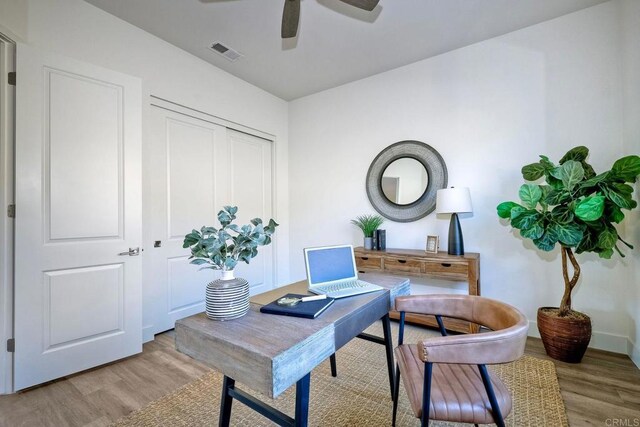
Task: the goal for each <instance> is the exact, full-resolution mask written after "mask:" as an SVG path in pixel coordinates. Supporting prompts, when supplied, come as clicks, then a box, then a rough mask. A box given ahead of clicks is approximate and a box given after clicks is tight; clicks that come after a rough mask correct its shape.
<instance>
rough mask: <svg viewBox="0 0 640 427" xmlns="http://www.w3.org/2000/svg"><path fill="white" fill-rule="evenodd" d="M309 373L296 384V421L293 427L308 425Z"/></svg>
mask: <svg viewBox="0 0 640 427" xmlns="http://www.w3.org/2000/svg"><path fill="white" fill-rule="evenodd" d="M310 385H311V372H309V373H308V374H307V375H305V376H304V377H302V378H300V379H299V380H298V382H297V383H296V420H295V427H307V424H308V423H309V388H310Z"/></svg>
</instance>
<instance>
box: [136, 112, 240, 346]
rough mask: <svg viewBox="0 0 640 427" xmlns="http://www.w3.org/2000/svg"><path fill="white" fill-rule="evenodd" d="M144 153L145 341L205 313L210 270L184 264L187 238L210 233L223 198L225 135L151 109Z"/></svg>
mask: <svg viewBox="0 0 640 427" xmlns="http://www.w3.org/2000/svg"><path fill="white" fill-rule="evenodd" d="M150 132H151V137H150V138H149V141H148V146H145V147H144V174H145V175H144V189H145V191H144V195H143V200H144V203H143V205H144V213H143V216H144V221H143V222H144V231H143V234H144V242H145V247H147V248H148V250H147V251H146V252H145V259H144V260H143V271H144V277H143V283H144V297H143V299H144V320H143V325H144V339H145V341H146V340H149V339H152V338H153V335H154V334H157V333H159V332H163V331H166V330H168V329H172V328H173V327H174V324H175V321H176V320H178V319H181V318H183V317H187V316H190V315H192V314H195V313H200V312H202V311H204V295H205V288H206V285H207V283H208V282H210V281H212V280H215V279H217V278H218V275H217V274H216V273H214V272H213V270H199V268H200V267H198V266H195V265H192V264H189V260H188V258H189V256H190V254H191V253H190V251H189V250H188V249H183V248H182V243H183V241H184V236H185V234H187V233H189V232H191V230H192V229H194V228H197V229H199V228H200V227H202V226H204V225H208V226H209V225H211V226H215V225H216V224H217V217H216V214H217V212H218V211H219V210H220V208H221V206H222V203H223V200H224V199H225V198H227V187H228V179H227V177H226V175H227V173H226V158H227V154H226V141H227V129H226V128H225V127H223V126H220V125H217V124H214V123H210V122H207V121H204V120H199V119H196V118H193V117H190V116H187V115H184V114H180V113H176V112H172V111H169V110H165V109H162V108H159V107H155V106H154V107H152V111H151V122H150Z"/></svg>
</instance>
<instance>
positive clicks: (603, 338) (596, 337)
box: [529, 321, 640, 365]
mask: <svg viewBox="0 0 640 427" xmlns="http://www.w3.org/2000/svg"><path fill="white" fill-rule="evenodd" d="M529 336H530V337H536V338H540V332H538V324H537V322H534V321H529ZM629 342H630V341H629V338H628V337H624V336H622V335H615V334H609V333H606V332H598V331H593V333H592V335H591V342H590V343H589V348H595V349H598V350H606V351H611V352H614V353H621V354H629V353H630V352H629ZM636 351H637V348H636ZM638 356H640V353H638ZM632 359H633V358H632ZM634 362H635V361H634ZM637 364H638V362H636V365H637Z"/></svg>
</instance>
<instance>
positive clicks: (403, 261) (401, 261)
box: [398, 259, 407, 264]
mask: <svg viewBox="0 0 640 427" xmlns="http://www.w3.org/2000/svg"><path fill="white" fill-rule="evenodd" d="M398 262H399V263H400V264H404V263H406V262H407V260H406V259H399V260H398Z"/></svg>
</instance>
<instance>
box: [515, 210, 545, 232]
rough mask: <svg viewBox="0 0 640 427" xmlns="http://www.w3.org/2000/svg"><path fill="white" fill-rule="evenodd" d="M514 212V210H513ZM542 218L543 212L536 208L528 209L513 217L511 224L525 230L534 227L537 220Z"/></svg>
mask: <svg viewBox="0 0 640 427" xmlns="http://www.w3.org/2000/svg"><path fill="white" fill-rule="evenodd" d="M512 212H513V210H512ZM540 219H542V214H540V212H538V211H536V210H533V209H531V210H527V211H524V212H522V213H521V214H519V215H518V216H516V217H515V218H511V226H512V227H514V228H517V229H520V230H525V229H528V228H530V227H532V226H533V225H534V224H535V223H536V222H538V221H539V220H540Z"/></svg>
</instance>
